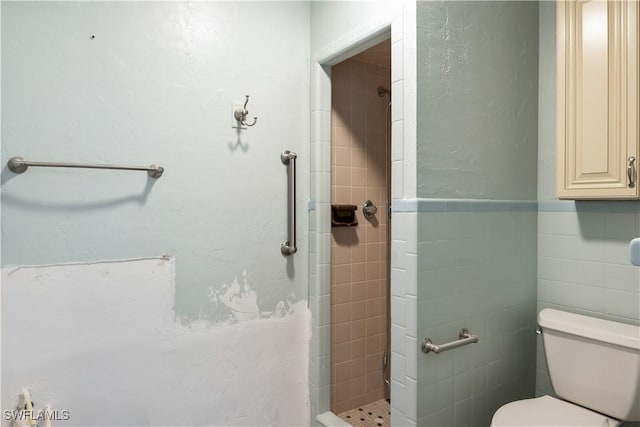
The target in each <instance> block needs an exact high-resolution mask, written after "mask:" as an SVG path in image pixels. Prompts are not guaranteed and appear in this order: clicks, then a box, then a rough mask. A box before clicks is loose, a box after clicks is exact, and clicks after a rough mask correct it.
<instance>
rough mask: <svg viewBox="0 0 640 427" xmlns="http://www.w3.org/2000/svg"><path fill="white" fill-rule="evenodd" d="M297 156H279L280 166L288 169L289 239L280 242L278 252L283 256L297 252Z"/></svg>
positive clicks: (286, 153)
mask: <svg viewBox="0 0 640 427" xmlns="http://www.w3.org/2000/svg"><path fill="white" fill-rule="evenodd" d="M297 157H298V155H297V154H296V153H294V152H293V151H289V150H286V151H283V152H282V154H281V155H280V160H282V164H284V165H286V166H287V167H288V175H289V176H288V181H287V188H288V194H289V197H288V200H287V204H288V209H287V210H288V212H289V215H288V224H287V230H288V232H289V238H288V239H287V240H285V241H284V242H282V245H280V252H281V253H282V255H284V256H289V255H293V254H295V253H296V252H297V251H298V248H297V247H296V158H297Z"/></svg>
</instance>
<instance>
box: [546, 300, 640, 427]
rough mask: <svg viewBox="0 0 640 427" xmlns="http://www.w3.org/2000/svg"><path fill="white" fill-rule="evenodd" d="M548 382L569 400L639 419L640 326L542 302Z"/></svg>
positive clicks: (608, 413)
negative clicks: (568, 311) (545, 306)
mask: <svg viewBox="0 0 640 427" xmlns="http://www.w3.org/2000/svg"><path fill="white" fill-rule="evenodd" d="M538 324H539V325H540V327H541V328H542V331H543V333H542V336H543V340H544V348H545V354H546V356H547V365H548V367H549V375H550V377H551V384H552V385H553V389H554V391H555V392H556V394H557V395H558V396H559V397H561V398H563V399H565V400H568V401H570V402H574V403H577V404H578V405H581V406H584V407H586V408H589V409H592V410H594V411H597V412H601V413H603V414H606V415H609V416H611V417H613V418H617V419H619V420H625V421H640V327H639V326H633V325H628V324H624V323H618V322H612V321H609V320H602V319H596V318H593V317H588V316H581V315H579V314H573V313H567V312H564V311H559V310H553V309H549V308H546V309H544V310H542V311H541V312H540V314H539V315H538Z"/></svg>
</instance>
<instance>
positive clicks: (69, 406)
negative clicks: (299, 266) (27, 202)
mask: <svg viewBox="0 0 640 427" xmlns="http://www.w3.org/2000/svg"><path fill="white" fill-rule="evenodd" d="M174 279H175V274H174V260H173V259H172V258H171V259H166V258H157V259H141V260H133V261H118V262H97V263H86V264H66V265H50V266H36V267H19V268H15V267H7V268H4V269H3V270H2V282H1V283H2V338H3V341H2V344H3V346H2V349H3V352H2V374H3V375H2V409H3V410H7V409H14V407H15V405H16V403H17V401H18V400H17V399H18V394H19V393H20V392H21V391H22V389H23V388H24V387H28V388H29V390H30V392H31V394H32V397H33V399H34V401H35V402H36V406H37V408H42V407H43V406H44V405H47V404H48V405H50V407H51V408H52V409H53V410H59V411H62V410H68V411H69V414H70V420H69V421H64V422H59V423H58V424H59V425H65V426H134V425H135V426H165V425H167V426H168V425H192V426H196V425H209V426H229V425H238V426H240V425H309V394H308V379H307V378H308V358H309V354H308V352H309V339H310V335H311V332H310V327H311V317H310V313H309V311H308V309H307V307H306V302H304V301H301V302H298V303H295V304H290V305H288V304H289V303H287V302H282V305H281V306H280V305H279V307H276V309H274V311H273V312H272V313H265V312H260V311H255V309H256V308H257V306H258V304H257V300H258V296H257V294H256V291H255V287H254V285H252V281H251V279H250V274H248V273H243V274H242V276H241V277H240V279H237V278H236V279H235V280H233V281H232V282H231V283H230V284H228V285H224V286H221V287H220V288H218V289H215V290H212V292H213V295H215V297H216V298H217V300H218V301H219V303H220V304H222V305H225V306H228V307H229V308H230V309H231V308H233V309H234V310H236V311H234V316H235V321H234V322H235V323H231V322H230V323H229V324H224V325H223V324H220V323H218V324H215V323H214V322H212V321H211V320H209V319H201V320H196V321H192V322H190V323H189V324H188V326H185V325H183V324H181V323H180V322H179V321H176V316H175V312H174V308H173V306H174V303H175V292H174V286H175V280H174ZM284 313H286V315H285V316H282V317H280V316H281V315H282V314H284ZM2 423H3V424H2V425H9V424H8V421H4V420H3V421H2ZM54 425H55V423H54Z"/></svg>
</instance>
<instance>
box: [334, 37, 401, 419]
mask: <svg viewBox="0 0 640 427" xmlns="http://www.w3.org/2000/svg"><path fill="white" fill-rule="evenodd" d="M386 43H387V44H389V45H390V43H389V42H386ZM332 82H333V85H332V102H333V109H332V114H331V116H332V126H331V129H332V130H331V134H332V141H333V144H332V150H331V180H332V181H331V182H332V185H331V188H332V191H331V196H332V199H331V200H332V203H338V204H354V205H356V206H358V210H357V211H356V217H357V219H358V226H356V227H335V228H333V229H332V233H331V234H332V238H331V259H332V268H331V269H332V275H331V295H332V297H331V300H332V306H331V308H332V314H331V316H332V328H331V331H332V336H331V355H332V360H331V381H332V394H331V409H332V411H333V412H334V413H341V412H344V411H346V410H350V409H353V408H356V407H358V406H361V405H364V404H367V403H371V402H374V401H376V400H379V399H382V398H384V396H385V394H384V384H383V380H382V373H381V365H382V358H383V352H384V349H385V343H386V340H387V334H386V326H385V323H386V313H387V310H388V304H389V301H387V298H386V294H387V293H386V291H385V289H384V288H385V286H386V283H387V279H388V278H387V271H388V255H387V247H386V246H387V245H386V243H385V242H386V240H387V215H386V212H387V210H386V206H388V200H387V199H388V196H387V180H386V178H385V176H386V158H387V147H386V143H387V141H386V137H385V132H386V125H385V108H386V106H387V103H388V102H389V100H388V97H379V96H378V94H377V91H376V89H377V87H378V86H384V87H386V88H389V87H390V83H391V74H390V69H389V68H388V67H382V66H379V65H376V64H371V63H368V62H363V61H360V60H357V59H353V58H352V59H349V60H346V61H344V62H341V63H340V64H337V65H335V66H334V67H333V68H332ZM367 199H370V200H371V201H372V202H373V203H374V204H375V205H376V206H377V207H378V214H377V215H376V217H375V219H374V220H372V221H369V220H367V219H365V218H364V216H363V215H362V211H361V209H362V205H363V204H364V202H365V201H366V200H367Z"/></svg>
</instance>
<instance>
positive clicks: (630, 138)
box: [557, 0, 640, 199]
mask: <svg viewBox="0 0 640 427" xmlns="http://www.w3.org/2000/svg"><path fill="white" fill-rule="evenodd" d="M557 25H558V28H557V37H558V41H557V43H558V57H557V59H558V64H557V67H558V88H557V91H558V95H557V96H558V117H557V124H558V167H557V171H558V177H557V194H558V197H559V198H561V199H632V198H638V196H639V195H640V193H639V192H638V183H637V179H638V173H637V166H638V164H637V163H638V161H640V159H638V32H637V30H638V4H637V1H635V0H630V1H626V0H624V1H605V0H587V1H584V0H570V1H558V3H557ZM632 159H635V161H633V160H632Z"/></svg>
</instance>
